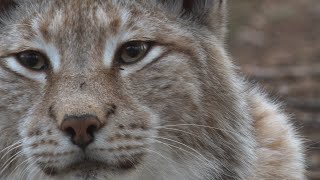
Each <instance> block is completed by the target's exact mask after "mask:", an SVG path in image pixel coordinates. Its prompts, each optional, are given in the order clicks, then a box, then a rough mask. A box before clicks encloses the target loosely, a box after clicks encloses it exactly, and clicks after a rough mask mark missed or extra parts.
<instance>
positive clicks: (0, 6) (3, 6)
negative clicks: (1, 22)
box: [0, 0, 17, 16]
mask: <svg viewBox="0 0 320 180" xmlns="http://www.w3.org/2000/svg"><path fill="white" fill-rule="evenodd" d="M16 5H17V4H16V3H15V2H14V0H0V16H1V15H5V14H6V13H7V12H8V11H9V10H10V9H12V8H14V7H15V6H16Z"/></svg>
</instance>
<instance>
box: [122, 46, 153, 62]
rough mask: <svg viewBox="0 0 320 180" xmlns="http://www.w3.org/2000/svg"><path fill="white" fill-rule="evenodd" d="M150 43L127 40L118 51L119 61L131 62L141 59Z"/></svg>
mask: <svg viewBox="0 0 320 180" xmlns="http://www.w3.org/2000/svg"><path fill="white" fill-rule="evenodd" d="M149 48H150V43H148V42H142V41H134V42H129V43H127V44H125V45H124V46H122V48H121V51H120V62H121V63H122V64H131V63H135V62H138V61H139V60H141V59H142V58H143V57H144V56H145V55H146V54H147V52H148V50H149Z"/></svg>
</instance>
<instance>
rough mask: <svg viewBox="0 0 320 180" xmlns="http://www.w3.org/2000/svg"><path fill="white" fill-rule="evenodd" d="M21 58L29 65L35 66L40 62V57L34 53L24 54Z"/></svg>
mask: <svg viewBox="0 0 320 180" xmlns="http://www.w3.org/2000/svg"><path fill="white" fill-rule="evenodd" d="M20 58H21V59H23V61H24V63H25V64H26V65H27V66H28V67H35V66H36V65H37V64H38V63H39V57H38V56H37V55H36V54H34V53H30V54H22V55H21V56H20Z"/></svg>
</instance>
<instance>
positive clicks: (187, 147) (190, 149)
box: [153, 136, 210, 163]
mask: <svg viewBox="0 0 320 180" xmlns="http://www.w3.org/2000/svg"><path fill="white" fill-rule="evenodd" d="M153 138H159V139H163V140H167V141H171V142H175V143H177V144H180V145H182V146H184V147H186V148H188V149H190V150H192V151H193V152H195V153H197V154H198V155H199V156H201V157H202V158H203V159H205V160H206V161H207V162H208V163H210V161H209V160H208V159H207V158H206V157H204V156H203V155H202V154H201V153H200V152H199V151H197V150H195V149H194V148H192V147H190V146H188V145H186V144H184V143H182V142H179V141H176V140H173V139H169V138H165V137H159V136H158V137H153Z"/></svg>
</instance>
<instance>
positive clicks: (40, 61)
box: [17, 51, 48, 71]
mask: <svg viewBox="0 0 320 180" xmlns="http://www.w3.org/2000/svg"><path fill="white" fill-rule="evenodd" d="M17 60H18V62H19V63H20V64H21V65H23V66H24V67H26V68H28V69H31V70H36V71H41V70H44V69H46V68H47V66H48V63H47V61H46V58H45V57H44V56H43V55H42V54H40V53H38V52H34V51H26V52H21V53H19V54H18V55H17Z"/></svg>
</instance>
